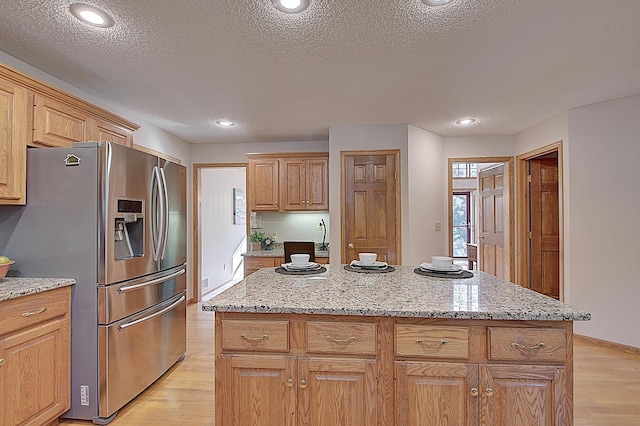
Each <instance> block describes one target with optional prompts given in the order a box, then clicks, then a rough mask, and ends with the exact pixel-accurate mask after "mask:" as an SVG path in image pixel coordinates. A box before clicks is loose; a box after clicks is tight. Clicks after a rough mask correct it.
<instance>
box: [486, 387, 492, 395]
mask: <svg viewBox="0 0 640 426" xmlns="http://www.w3.org/2000/svg"><path fill="white" fill-rule="evenodd" d="M484 394H485V395H487V396H492V395H493V389H491V388H486V389H485V390H484Z"/></svg>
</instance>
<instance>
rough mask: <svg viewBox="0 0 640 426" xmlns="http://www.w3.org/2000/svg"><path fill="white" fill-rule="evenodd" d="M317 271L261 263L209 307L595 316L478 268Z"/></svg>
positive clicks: (207, 303) (338, 268)
mask: <svg viewBox="0 0 640 426" xmlns="http://www.w3.org/2000/svg"><path fill="white" fill-rule="evenodd" d="M326 266H327V272H324V273H321V274H316V275H282V274H279V273H277V272H275V268H265V269H261V270H259V271H257V272H255V273H253V274H251V275H250V276H249V277H247V278H246V279H244V280H242V281H240V282H239V283H238V284H235V285H234V286H232V287H231V288H229V289H227V290H225V291H223V292H222V293H220V294H219V295H217V296H215V297H213V298H212V299H211V300H208V301H204V302H202V309H203V310H204V311H218V312H254V313H295V314H326V315H364V316H396V317H420V318H460V319H495V320H534V321H587V320H590V319H591V314H589V313H587V312H585V311H582V310H580V309H578V308H575V307H573V306H570V305H567V304H565V303H562V302H559V301H557V300H555V299H552V298H550V297H547V296H544V295H542V294H539V293H536V292H534V291H532V290H528V289H525V288H523V287H521V286H519V285H516V284H513V283H510V282H507V281H504V280H501V279H499V278H496V277H494V276H493V275H489V274H486V273H484V272H478V271H473V273H474V276H473V277H472V278H467V279H460V278H458V279H450V278H431V277H426V276H422V275H418V274H416V273H415V272H413V270H414V269H415V266H395V268H396V270H395V271H394V272H390V273H382V274H380V273H378V274H364V273H357V272H349V271H346V270H344V268H343V266H344V265H339V264H334V265H326Z"/></svg>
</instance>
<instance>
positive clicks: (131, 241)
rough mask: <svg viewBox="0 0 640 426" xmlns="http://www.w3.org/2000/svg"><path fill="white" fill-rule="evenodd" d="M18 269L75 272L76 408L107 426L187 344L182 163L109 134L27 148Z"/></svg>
mask: <svg viewBox="0 0 640 426" xmlns="http://www.w3.org/2000/svg"><path fill="white" fill-rule="evenodd" d="M12 222H14V223H15V226H14V227H13V229H12V231H11V233H10V236H9V239H8V243H7V246H6V247H5V249H4V252H5V253H10V254H11V256H12V259H14V260H15V261H16V263H15V265H14V267H13V268H12V274H13V275H18V276H25V277H73V278H75V279H76V280H77V283H76V284H75V286H74V288H73V292H72V311H71V317H72V320H71V323H72V328H71V341H72V349H71V370H72V373H71V409H70V410H69V411H68V412H67V413H65V415H64V416H63V417H67V418H73V419H84V420H92V421H93V422H94V423H95V424H107V423H109V422H110V421H111V420H112V419H113V418H114V417H115V415H116V414H117V411H118V410H119V409H120V408H121V407H123V406H124V405H125V404H127V403H128V402H129V401H131V400H132V399H133V398H134V397H135V396H136V395H138V394H139V393H140V392H142V391H143V390H144V389H145V388H147V387H148V386H149V385H150V384H152V383H153V382H154V381H155V380H157V379H158V378H159V377H160V376H162V375H163V374H164V373H165V372H166V371H167V370H168V369H169V368H170V367H171V366H172V365H173V364H175V363H176V362H177V361H179V360H181V359H182V358H183V357H184V354H185V351H186V336H185V335H186V238H187V237H186V231H187V230H186V168H185V167H184V166H181V165H178V164H175V163H172V162H170V161H167V160H164V159H162V158H159V157H156V156H153V155H150V154H147V153H145V152H142V151H138V150H135V149H132V148H127V147H123V146H120V145H114V144H110V143H108V142H83V143H77V144H75V145H74V146H73V147H72V148H37V149H29V150H28V154H27V205H26V206H25V207H21V208H19V209H17V210H16V212H15V214H14V217H13V218H12Z"/></svg>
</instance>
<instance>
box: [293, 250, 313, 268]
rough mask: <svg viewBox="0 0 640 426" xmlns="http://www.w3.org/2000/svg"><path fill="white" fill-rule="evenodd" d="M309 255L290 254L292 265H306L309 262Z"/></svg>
mask: <svg viewBox="0 0 640 426" xmlns="http://www.w3.org/2000/svg"><path fill="white" fill-rule="evenodd" d="M310 257H311V256H309V255H308V254H302V253H299V254H292V255H291V262H293V264H294V265H306V264H308V263H309V258H310Z"/></svg>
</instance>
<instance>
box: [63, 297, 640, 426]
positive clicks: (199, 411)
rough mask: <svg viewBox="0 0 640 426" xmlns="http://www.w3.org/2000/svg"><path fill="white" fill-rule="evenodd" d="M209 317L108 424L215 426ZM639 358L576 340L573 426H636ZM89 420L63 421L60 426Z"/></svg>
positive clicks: (195, 315)
mask: <svg viewBox="0 0 640 426" xmlns="http://www.w3.org/2000/svg"><path fill="white" fill-rule="evenodd" d="M213 342H214V340H213V313H212V312H203V311H202V309H201V305H200V304H199V303H198V304H193V305H190V306H189V307H188V308H187V355H186V357H185V359H184V360H183V361H181V362H178V363H177V364H176V365H175V366H174V367H173V368H172V369H171V370H170V371H169V372H168V374H165V375H164V376H163V377H161V378H160V379H159V380H158V381H157V382H155V383H154V384H153V385H151V386H150V387H149V388H148V389H147V390H146V391H144V392H143V393H142V394H140V395H139V396H138V397H137V398H136V399H134V400H133V401H132V402H130V403H129V404H127V405H126V406H125V407H124V408H122V409H121V410H120V412H119V413H118V415H117V416H116V418H115V420H114V421H113V422H111V424H110V425H112V426H149V425H153V426H173V425H181V426H210V425H214V417H215V416H214V407H215V403H214V392H213V371H214V369H213V359H214V358H213V357H214V348H213ZM639 395H640V355H637V354H630V353H625V352H623V351H618V350H615V349H611V348H606V347H605V348H603V347H599V346H598V345H595V344H592V343H590V342H585V341H576V342H574V425H575V426H612V425H615V426H638V425H640V403H639V402H640V396H639ZM91 424H92V423H91V422H85V421H78V420H61V421H60V425H84V426H89V425H91Z"/></svg>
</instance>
